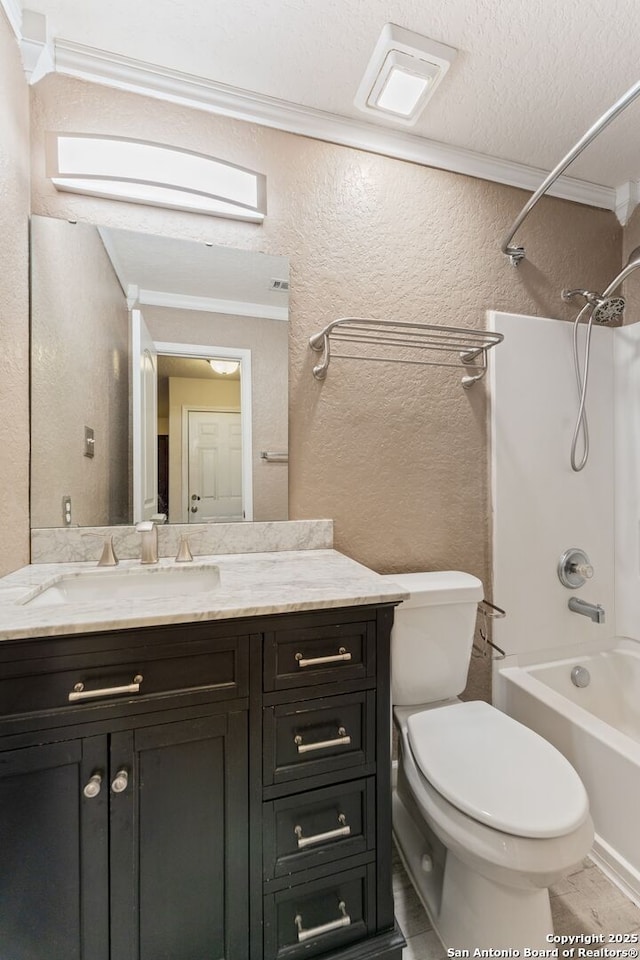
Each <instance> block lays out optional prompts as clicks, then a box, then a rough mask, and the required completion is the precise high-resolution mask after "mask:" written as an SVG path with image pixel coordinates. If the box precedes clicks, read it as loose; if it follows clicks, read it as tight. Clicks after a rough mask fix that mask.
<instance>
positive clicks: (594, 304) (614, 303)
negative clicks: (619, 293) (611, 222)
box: [562, 249, 640, 323]
mask: <svg viewBox="0 0 640 960" xmlns="http://www.w3.org/2000/svg"><path fill="white" fill-rule="evenodd" d="M638 255H639V256H640V249H639V250H638ZM574 297H584V299H585V300H586V301H587V303H588V304H589V306H590V307H591V308H592V310H591V317H592V319H593V320H594V321H595V322H596V323H613V322H614V321H616V320H618V319H619V318H620V316H621V315H622V311H623V310H624V306H625V301H624V297H607V296H603V295H602V294H600V293H595V291H593V290H563V291H562V299H563V300H566V301H569V300H573V298H574Z"/></svg>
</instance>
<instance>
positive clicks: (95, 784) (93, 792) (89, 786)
mask: <svg viewBox="0 0 640 960" xmlns="http://www.w3.org/2000/svg"><path fill="white" fill-rule="evenodd" d="M101 789H102V774H101V773H100V772H99V771H97V770H96V772H95V773H92V774H91V776H90V777H89V779H88V780H87V782H86V784H85V786H84V790H83V791H82V792H83V793H84V795H85V797H87V799H88V800H92V799H93V797H97V796H98V794H99V793H100V790H101Z"/></svg>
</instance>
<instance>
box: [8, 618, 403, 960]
mask: <svg viewBox="0 0 640 960" xmlns="http://www.w3.org/2000/svg"><path fill="white" fill-rule="evenodd" d="M392 615H393V614H392V607H389V606H384V607H378V608H374V607H367V608H362V607H360V608H359V607H351V608H346V609H343V610H327V611H318V612H314V613H307V614H289V615H286V616H278V617H263V618H256V619H254V620H251V621H249V620H229V621H211V622H200V623H191V624H176V625H172V626H162V627H145V628H141V629H139V630H121V631H113V632H99V633H91V634H82V635H77V636H66V637H59V638H42V639H36V640H12V641H6V642H5V643H3V644H1V645H0V956H1V957H2V958H3V960H4V958H5V957H7V958H8V960H9V958H10V960H286V958H292V960H295V958H298V957H303V956H305V957H306V956H309V957H315V956H317V957H321V958H326V960H374V958H375V960H400V957H401V951H402V938H401V936H400V935H399V934H398V933H397V931H395V930H394V921H393V904H392V895H391V846H390V844H391V839H390V834H391V824H390V796H389V775H390V771H389V765H390V761H389V695H388V688H389V677H388V644H389V631H390V626H391V621H392Z"/></svg>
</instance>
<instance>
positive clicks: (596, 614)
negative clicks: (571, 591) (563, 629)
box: [569, 597, 604, 623]
mask: <svg viewBox="0 0 640 960" xmlns="http://www.w3.org/2000/svg"><path fill="white" fill-rule="evenodd" d="M569 610H573V612H574V613H581V614H582V616H583V617H589V619H590V620H593V622H594V623H604V607H603V606H601V605H600V604H599V603H589V602H588V601H587V600H581V599H580V597H571V600H569Z"/></svg>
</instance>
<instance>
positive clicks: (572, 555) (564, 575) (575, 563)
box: [558, 547, 594, 590]
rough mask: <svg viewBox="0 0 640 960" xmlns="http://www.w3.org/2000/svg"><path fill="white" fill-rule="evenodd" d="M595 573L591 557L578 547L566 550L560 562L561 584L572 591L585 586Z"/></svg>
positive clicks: (559, 574)
mask: <svg viewBox="0 0 640 960" xmlns="http://www.w3.org/2000/svg"><path fill="white" fill-rule="evenodd" d="M593 572H594V571H593V566H592V564H591V561H590V560H589V557H588V556H587V555H586V553H585V552H584V550H580V549H579V548H578V547H571V548H570V549H569V550H565V552H564V553H563V554H562V556H561V557H560V560H559V562H558V577H559V579H560V583H562V584H563V586H565V587H568V588H569V589H570V590H576V589H577V588H578V587H582V586H584V584H585V582H586V581H587V580H591V578H592V577H593Z"/></svg>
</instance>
